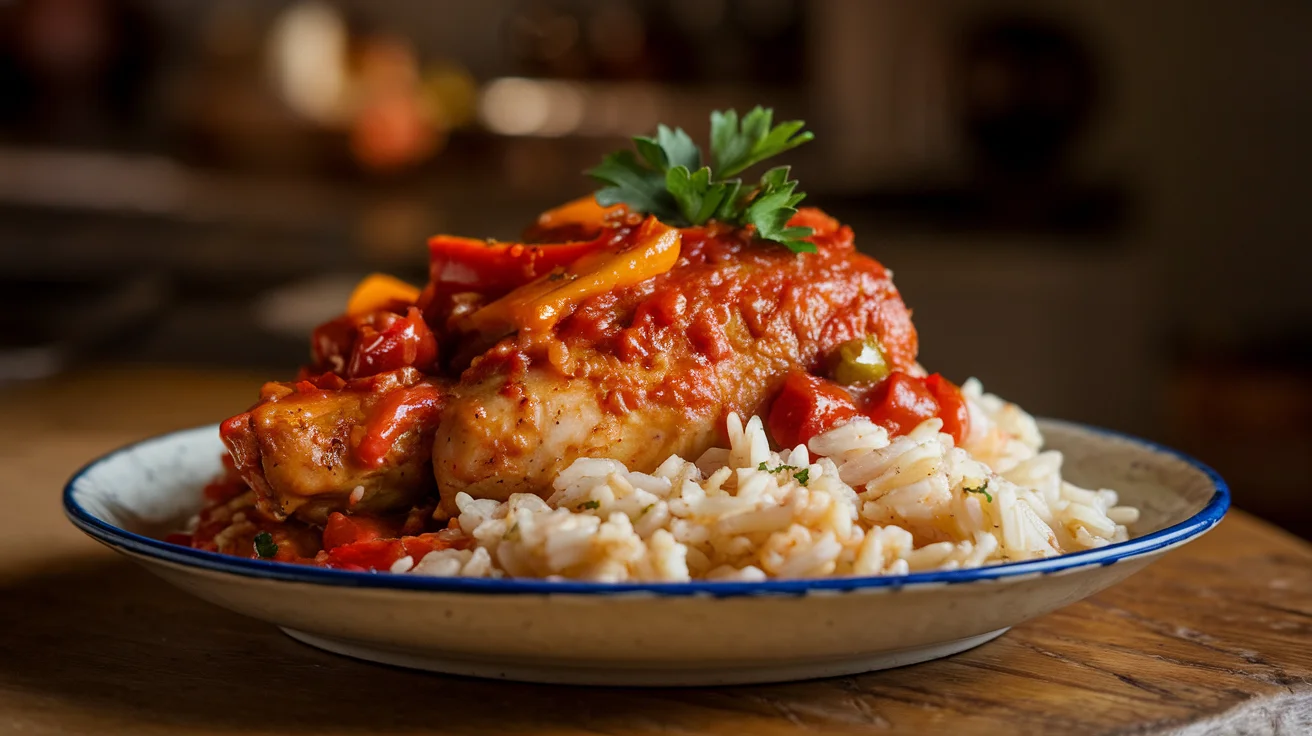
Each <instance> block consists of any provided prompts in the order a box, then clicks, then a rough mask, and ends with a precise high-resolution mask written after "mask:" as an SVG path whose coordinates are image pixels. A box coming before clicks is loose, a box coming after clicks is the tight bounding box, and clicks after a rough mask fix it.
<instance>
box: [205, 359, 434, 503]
mask: <svg viewBox="0 0 1312 736" xmlns="http://www.w3.org/2000/svg"><path fill="white" fill-rule="evenodd" d="M331 378H335V377H331V374H330V378H329V379H319V380H317V381H316V382H310V381H299V382H295V383H269V384H266V385H265V386H264V389H263V390H262V391H261V401H260V403H259V404H257V405H256V406H255V407H254V408H252V409H251V410H250V411H247V412H245V413H243V414H239V415H237V416H235V417H233V418H231V419H229V420H227V421H226V422H224V423H223V424H222V426H221V427H220V435H221V436H222V438H223V441H224V442H225V443H226V444H227V445H228V448H229V451H230V452H231V454H232V457H233V460H234V463H235V465H236V468H237V471H238V472H239V473H240V474H241V476H242V478H243V479H245V481H246V482H247V483H248V484H250V486H251V488H252V489H253V490H254V491H255V494H256V500H257V506H258V508H259V509H260V510H261V511H262V512H264V513H265V514H267V515H269V516H271V517H273V518H275V519H284V518H286V517H288V516H289V515H295V516H296V517H297V518H299V519H301V520H303V521H309V522H312V523H317V524H321V523H323V522H324V521H325V520H326V519H327V517H328V515H329V514H330V513H331V512H332V511H336V510H341V509H347V508H350V509H352V510H356V511H362V512H372V513H386V512H398V511H406V510H408V509H409V508H410V507H411V506H413V505H414V504H416V502H418V501H419V500H420V499H422V498H423V497H424V496H425V495H426V494H430V493H431V492H432V490H433V475H432V471H431V469H430V467H429V460H430V451H431V447H432V444H433V432H434V430H435V429H436V417H437V415H438V413H439V412H440V411H441V407H442V403H443V401H444V399H445V391H444V390H443V389H442V388H441V387H440V386H439V385H438V384H437V383H436V382H435V381H434V380H432V379H427V378H425V377H424V376H423V374H421V373H420V372H419V371H418V370H416V369H414V368H401V369H398V370H395V371H390V372H387V373H382V374H378V375H376V376H371V377H367V378H362V379H356V380H352V381H349V382H347V381H342V380H341V379H337V380H335V381H334V380H331Z"/></svg>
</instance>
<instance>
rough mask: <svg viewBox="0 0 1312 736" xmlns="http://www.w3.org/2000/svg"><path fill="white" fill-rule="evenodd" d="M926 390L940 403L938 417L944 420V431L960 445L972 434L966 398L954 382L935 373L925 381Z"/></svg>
mask: <svg viewBox="0 0 1312 736" xmlns="http://www.w3.org/2000/svg"><path fill="white" fill-rule="evenodd" d="M925 388H927V389H929V392H930V393H931V394H933V396H934V401H935V402H937V403H938V416H939V418H940V419H942V420H943V431H944V432H946V433H947V434H950V435H952V439H954V440H956V441H957V444H958V445H960V444H961V443H962V442H963V441H965V439H966V435H968V434H970V409H968V408H967V407H966V397H965V396H963V395H962V393H961V389H960V388H959V387H958V386H957V385H956V384H955V383H953V382H951V381H949V380H948V379H946V378H944V377H943V376H941V375H939V374H937V373H935V374H934V375H932V376H930V377H929V378H926V379H925Z"/></svg>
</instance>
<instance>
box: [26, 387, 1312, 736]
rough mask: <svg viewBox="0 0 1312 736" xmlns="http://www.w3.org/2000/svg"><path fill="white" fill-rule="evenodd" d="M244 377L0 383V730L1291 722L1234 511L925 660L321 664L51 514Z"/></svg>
mask: <svg viewBox="0 0 1312 736" xmlns="http://www.w3.org/2000/svg"><path fill="white" fill-rule="evenodd" d="M257 385H258V378H257V377H254V376H235V375H213V374H199V373H187V372H179V371H173V372H165V371H150V372H146V373H140V372H132V373H130V372H127V371H123V370H119V371H109V372H97V373H95V374H89V373H88V374H82V375H77V376H72V377H68V378H64V379H60V380H58V381H54V382H50V383H47V384H41V385H37V386H25V387H21V388H17V389H10V390H7V391H5V392H3V393H0V420H3V421H0V440H2V441H0V482H2V485H0V498H2V499H3V500H4V504H3V511H2V512H0V733H22V734H45V733H125V734H128V733H130V734H202V733H204V734H210V733H239V734H263V733H271V734H272V733H314V734H327V733H346V734H364V733H371V734H372V733H421V732H441V733H460V734H494V733H531V734H564V733H605V734H639V733H644V734H646V733H679V734H703V733H710V734H793V733H927V732H928V733H938V732H950V733H955V734H966V733H1062V734H1085V733H1090V734H1094V733H1096V734H1109V733H1118V734H1119V733H1135V734H1140V733H1171V732H1178V733H1187V734H1204V733H1282V734H1296V733H1297V734H1303V733H1312V546H1310V545H1308V544H1306V543H1304V542H1302V541H1299V540H1297V539H1295V538H1294V537H1291V536H1289V535H1287V534H1284V533H1283V532H1280V531H1278V530H1277V529H1275V528H1273V527H1271V526H1269V525H1267V524H1264V523H1262V522H1259V521H1257V520H1255V519H1254V518H1253V517H1251V516H1247V515H1245V514H1243V513H1241V512H1232V514H1231V516H1230V518H1228V519H1227V520H1226V521H1224V522H1223V523H1222V524H1221V525H1220V526H1219V527H1218V528H1217V529H1216V530H1214V531H1213V532H1212V533H1210V534H1209V535H1207V536H1206V537H1204V538H1203V539H1201V540H1200V541H1198V542H1195V543H1193V544H1191V545H1189V546H1188V547H1187V548H1185V549H1183V550H1179V551H1176V552H1173V553H1171V554H1169V555H1167V556H1166V557H1165V558H1164V559H1163V560H1161V561H1160V562H1158V563H1156V564H1155V565H1153V566H1152V567H1150V568H1149V569H1148V570H1146V571H1144V572H1142V573H1140V574H1138V575H1137V576H1135V577H1133V578H1131V579H1130V580H1128V581H1127V582H1125V583H1122V584H1121V585H1118V586H1116V587H1114V588H1112V589H1110V590H1108V591H1105V592H1104V593H1102V594H1101V595H1098V596H1097V597H1095V598H1093V599H1091V600H1088V601H1085V602H1083V603H1079V604H1076V605H1073V606H1070V607H1069V608H1066V609H1063V610H1061V611H1058V612H1056V613H1053V614H1050V615H1048V616H1044V617H1042V618H1040V619H1038V620H1036V621H1031V622H1029V623H1026V624H1023V625H1021V626H1017V627H1016V628H1015V629H1013V630H1012V631H1011V632H1010V633H1009V634H1007V635H1005V636H1003V637H1002V638H1000V639H998V640H996V641H994V642H991V643H989V644H985V645H984V646H982V647H979V648H978V649H975V650H973V651H970V652H967V653H965V654H962V655H959V656H956V657H952V658H950V659H947V660H942V661H937V662H930V663H926V664H921V665H916V666H913V667H905V668H902V669H898V670H892V671H887V672H876V673H873V674H869V675H863V676H859V677H844V678H837V679H831V680H822V681H816V682H805V683H799V684H793V685H775V686H758V687H741V688H719V689H703V690H623V689H597V688H593V689H586V688H567V687H547V686H533V685H518V684H512V683H503V682H486V681H478V680H469V679H460V678H454V677H442V676H437V675H430V674H420V673H414V672H408V671H404V670H399V669H391V668H387V667H382V666H375V665H370V664H365V663H361V662H355V661H352V660H348V659H343V658H339V657H336V656H333V655H330V654H325V653H323V652H320V651H317V650H314V649H310V648H308V647H305V646H302V645H300V644H297V643H296V642H294V641H292V640H291V639H289V638H287V637H285V636H283V635H282V634H281V633H279V632H278V631H277V630H276V629H274V628H273V627H272V626H269V625H266V624H263V623H260V622H258V621H253V620H250V619H246V618H243V617H241V616H238V615H236V614H232V613H228V612H227V611H224V610H222V609H219V608H216V607H214V606H211V605H209V604H206V603H203V602H201V601H199V600H195V599H192V598H189V597H187V596H186V595H184V594H183V593H180V592H178V591H176V590H174V589H172V588H170V587H168V586H167V585H165V584H164V583H163V582H161V581H159V580H157V579H155V578H154V577H152V576H150V575H149V574H147V573H145V572H143V571H141V570H139V569H137V568H136V567H135V566H134V565H132V564H131V563H129V562H127V561H126V560H123V559H121V558H119V557H118V556H116V555H115V554H113V553H112V552H110V551H108V550H106V549H104V548H102V547H100V546H99V545H97V544H96V543H94V542H92V541H90V540H89V539H87V538H85V537H83V536H82V534H81V533H79V532H78V531H77V530H75V529H74V528H73V527H72V526H70V525H69V524H68V523H67V522H66V521H65V520H64V518H63V514H62V512H61V509H60V501H59V491H60V489H61V487H62V485H63V482H64V479H65V478H66V477H67V476H69V475H70V474H71V473H72V472H73V471H74V470H75V469H76V468H77V467H78V466H80V465H81V464H82V463H84V462H85V461H87V460H88V459H90V458H92V457H93V456H96V455H98V454H100V453H102V452H105V451H107V450H109V449H111V448H113V447H115V446H118V445H120V444H123V443H125V442H129V441H131V440H134V439H138V438H140V437H143V436H145V435H148V434H152V433H156V432H160V431H165V430H169V429H173V428H177V427H182V426H187V425H193V424H200V423H204V422H210V421H213V420H215V419H217V418H219V417H221V416H225V415H226V414H229V413H234V412H236V411H238V410H241V409H243V408H245V405H246V404H247V403H248V402H249V401H250V399H251V397H253V396H254V394H255V389H256V386H257ZM1241 490H1242V489H1241ZM872 625H873V624H872Z"/></svg>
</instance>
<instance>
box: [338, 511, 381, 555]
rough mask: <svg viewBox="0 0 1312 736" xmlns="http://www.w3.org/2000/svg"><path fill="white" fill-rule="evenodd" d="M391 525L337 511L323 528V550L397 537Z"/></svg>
mask: <svg viewBox="0 0 1312 736" xmlns="http://www.w3.org/2000/svg"><path fill="white" fill-rule="evenodd" d="M395 534H396V531H395V530H394V529H392V528H391V527H390V525H388V524H386V523H384V522H382V521H380V520H378V519H374V518H370V517H368V516H347V515H346V514H343V513H341V512H340V511H335V512H333V513H332V515H330V516H329V517H328V523H327V524H325V525H324V527H323V548H324V549H327V550H331V549H335V548H337V547H341V546H343V545H347V544H355V543H356V542H370V541H373V540H375V539H386V538H388V537H391V536H395Z"/></svg>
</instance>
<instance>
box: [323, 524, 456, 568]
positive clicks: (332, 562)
mask: <svg viewBox="0 0 1312 736" xmlns="http://www.w3.org/2000/svg"><path fill="white" fill-rule="evenodd" d="M467 543H468V540H467V539H466V538H464V537H463V536H462V535H461V534H460V532H459V530H450V529H443V530H442V531H440V532H435V533H432V534H420V535H417V536H413V537H402V538H400V539H369V540H365V541H360V542H353V543H351V544H344V545H342V546H340V547H334V548H332V549H329V550H327V551H326V552H324V553H321V554H320V556H319V558H318V560H317V561H318V562H319V564H322V565H324V566H325V567H334V568H338V569H343V570H381V571H386V570H391V569H392V565H393V564H395V563H396V561H397V560H399V559H401V558H402V557H410V558H412V559H413V560H414V561H415V562H419V561H420V560H422V559H424V556H425V555H427V554H428V553H429V552H433V551H435V550H439V549H450V548H453V547H460V546H462V545H463V544H467ZM324 546H325V547H327V544H325V545H324Z"/></svg>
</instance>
